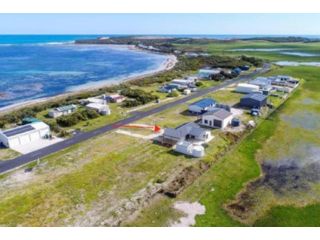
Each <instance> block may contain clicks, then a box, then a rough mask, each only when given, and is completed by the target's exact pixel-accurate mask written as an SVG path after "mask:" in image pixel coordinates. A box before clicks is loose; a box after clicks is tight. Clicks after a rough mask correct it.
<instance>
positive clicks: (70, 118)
mask: <svg viewBox="0 0 320 240" xmlns="http://www.w3.org/2000/svg"><path fill="white" fill-rule="evenodd" d="M82 120H86V119H85V117H84V116H83V115H82V114H81V113H79V112H75V113H73V114H70V115H66V116H61V117H58V118H57V123H58V124H59V125H60V126H61V127H71V126H73V125H76V124H77V123H78V122H80V121H82Z"/></svg>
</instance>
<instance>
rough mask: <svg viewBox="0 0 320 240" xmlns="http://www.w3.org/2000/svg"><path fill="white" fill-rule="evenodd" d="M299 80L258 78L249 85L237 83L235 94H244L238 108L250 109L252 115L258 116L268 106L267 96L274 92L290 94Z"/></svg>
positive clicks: (273, 77)
mask: <svg viewBox="0 0 320 240" xmlns="http://www.w3.org/2000/svg"><path fill="white" fill-rule="evenodd" d="M298 84H299V80H297V79H294V78H292V77H290V76H271V77H258V78H256V79H254V80H252V81H249V83H239V84H238V85H237V87H236V89H235V91H236V92H239V93H244V94H246V95H245V96H243V97H242V98H241V99H240V106H241V107H245V108H250V109H251V114H252V115H259V113H260V109H261V108H262V107H263V106H266V105H267V104H268V102H267V99H268V96H269V95H270V94H271V93H272V92H275V91H281V92H285V93H289V92H291V91H292V90H293V89H294V88H296V87H297V86H298Z"/></svg>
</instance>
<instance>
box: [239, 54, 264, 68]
mask: <svg viewBox="0 0 320 240" xmlns="http://www.w3.org/2000/svg"><path fill="white" fill-rule="evenodd" d="M241 60H243V61H246V62H249V63H251V64H252V65H253V66H255V67H261V66H262V65H263V60H262V59H260V58H255V57H248V56H245V55H243V56H241Z"/></svg>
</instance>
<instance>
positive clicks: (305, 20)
mask: <svg viewBox="0 0 320 240" xmlns="http://www.w3.org/2000/svg"><path fill="white" fill-rule="evenodd" d="M319 22H320V14H246V13H239V14H232V13H230V14H224V13H212V14H183V13H177V14H154V13H153V14H139V13H137V14H109V13H108V14H0V34H231V35H240V34H255V35H268V34H272V35H320V27H319V24H318V23H319Z"/></svg>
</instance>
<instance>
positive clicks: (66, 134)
mask: <svg viewBox="0 0 320 240" xmlns="http://www.w3.org/2000/svg"><path fill="white" fill-rule="evenodd" d="M68 136H70V133H68V132H67V131H66V130H64V129H62V130H61V131H60V133H59V135H58V137H68Z"/></svg>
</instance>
